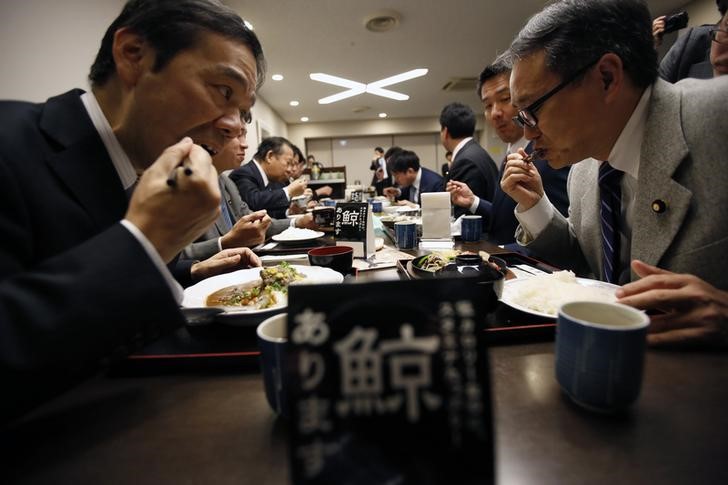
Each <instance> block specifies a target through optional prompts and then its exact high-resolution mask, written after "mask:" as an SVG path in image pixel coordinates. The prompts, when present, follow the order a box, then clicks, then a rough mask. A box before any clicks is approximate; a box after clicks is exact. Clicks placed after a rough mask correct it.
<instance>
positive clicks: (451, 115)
mask: <svg viewBox="0 0 728 485" xmlns="http://www.w3.org/2000/svg"><path fill="white" fill-rule="evenodd" d="M440 127H442V128H447V131H448V132H449V133H450V136H451V137H453V138H456V139H457V138H466V137H468V136H473V133H475V113H474V112H473V110H472V109H471V108H470V106H466V105H464V104H462V103H450V104H448V105H447V106H445V107H444V108H443V109H442V112H441V113H440Z"/></svg>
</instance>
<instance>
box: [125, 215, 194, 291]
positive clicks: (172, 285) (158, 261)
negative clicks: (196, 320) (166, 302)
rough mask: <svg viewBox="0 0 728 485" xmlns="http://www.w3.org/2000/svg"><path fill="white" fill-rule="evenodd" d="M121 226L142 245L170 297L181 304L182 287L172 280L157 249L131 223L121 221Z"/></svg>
mask: <svg viewBox="0 0 728 485" xmlns="http://www.w3.org/2000/svg"><path fill="white" fill-rule="evenodd" d="M121 225H122V226H124V227H126V229H127V230H128V231H129V232H130V233H131V234H132V236H134V237H135V238H136V240H137V241H139V244H141V245H142V247H143V248H144V250H145V251H146V253H147V254H148V255H149V259H151V260H152V263H154V266H156V267H157V269H158V270H159V273H160V274H161V275H162V277H163V278H164V280H165V281H166V282H167V286H169V289H170V291H171V292H172V296H173V297H174V300H175V301H176V302H177V303H178V304H181V303H182V298H183V297H184V290H183V289H182V286H181V285H180V284H179V283H177V280H175V279H174V277H173V276H172V273H170V272H169V269H168V268H167V265H166V264H164V261H162V258H161V257H160V256H159V253H158V252H157V249H156V248H155V247H154V245H153V244H152V243H151V242H149V239H147V236H145V235H144V233H143V232H142V231H140V230H139V228H138V227H136V226H135V225H134V224H133V223H132V222H130V221H128V220H126V219H122V220H121Z"/></svg>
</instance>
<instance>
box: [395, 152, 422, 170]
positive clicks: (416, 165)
mask: <svg viewBox="0 0 728 485" xmlns="http://www.w3.org/2000/svg"><path fill="white" fill-rule="evenodd" d="M389 166H390V170H391V171H392V173H395V172H397V173H400V172H406V171H407V170H408V169H410V168H412V169H414V170H415V171H417V170H419V169H420V157H418V156H417V154H416V153H415V152H413V151H410V150H401V151H400V152H398V153H396V154H395V155H394V156H393V157H392V161H391V162H390V164H389Z"/></svg>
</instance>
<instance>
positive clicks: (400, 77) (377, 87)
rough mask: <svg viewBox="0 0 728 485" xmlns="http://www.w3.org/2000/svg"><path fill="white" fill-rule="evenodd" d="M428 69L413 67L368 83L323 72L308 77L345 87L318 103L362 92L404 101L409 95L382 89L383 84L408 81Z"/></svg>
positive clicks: (330, 101) (325, 102)
mask: <svg viewBox="0 0 728 485" xmlns="http://www.w3.org/2000/svg"><path fill="white" fill-rule="evenodd" d="M427 72H428V70H427V69H425V68H420V69H413V70H411V71H407V72H403V73H401V74H397V75H395V76H390V77H388V78H384V79H380V80H379V81H374V82H372V83H369V84H364V83H360V82H358V81H352V80H351V79H345V78H343V77H338V76H332V75H330V74H325V73H323V72H313V73H311V74H309V77H310V78H311V79H312V80H313V81H319V82H322V83H326V84H333V85H334V86H339V87H342V88H347V90H346V91H341V92H340V93H336V94H333V95H331V96H327V97H325V98H321V99H319V100H318V102H319V104H330V103H334V102H336V101H341V100H342V99H346V98H351V97H353V96H357V95H359V94H362V93H365V92H366V93H369V94H374V95H376V96H381V97H384V98H389V99H394V100H396V101H405V100H408V99H409V96H408V95H406V94H403V93H398V92H396V91H392V90H390V89H384V87H385V86H391V85H392V84H397V83H401V82H404V81H409V80H410V79H414V78H417V77H421V76H424V75H425V74H427Z"/></svg>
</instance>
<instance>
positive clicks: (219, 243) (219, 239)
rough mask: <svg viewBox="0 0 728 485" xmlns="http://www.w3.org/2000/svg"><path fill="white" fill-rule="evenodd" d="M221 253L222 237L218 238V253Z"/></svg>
mask: <svg viewBox="0 0 728 485" xmlns="http://www.w3.org/2000/svg"><path fill="white" fill-rule="evenodd" d="M220 251H222V236H220V237H219V238H217V252H218V253H219V252H220Z"/></svg>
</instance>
